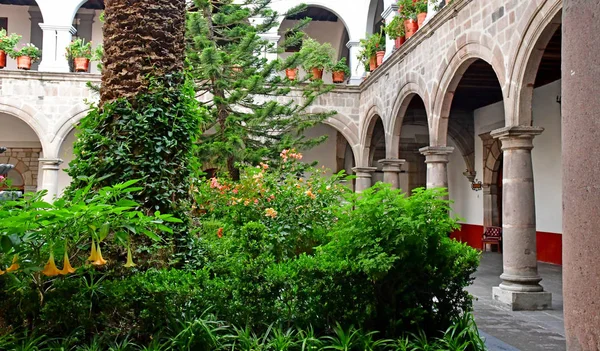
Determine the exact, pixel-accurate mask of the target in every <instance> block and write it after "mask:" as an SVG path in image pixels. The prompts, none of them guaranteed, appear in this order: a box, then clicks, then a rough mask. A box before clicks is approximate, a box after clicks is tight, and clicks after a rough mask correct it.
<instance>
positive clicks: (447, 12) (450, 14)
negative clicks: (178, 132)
mask: <svg viewBox="0 0 600 351" xmlns="http://www.w3.org/2000/svg"><path fill="white" fill-rule="evenodd" d="M472 1H473V0H454V1H453V2H452V3H451V4H449V5H446V6H444V8H442V9H441V10H440V11H439V12H438V13H437V14H436V15H435V16H433V18H431V20H430V21H429V22H427V24H425V25H424V26H423V27H422V28H419V30H418V31H417V32H416V33H415V34H414V35H413V36H412V37H410V39H408V40H407V41H406V42H405V43H404V45H402V46H401V47H400V49H398V50H396V51H394V52H393V53H392V54H391V55H390V57H389V58H388V59H387V60H386V61H385V62H383V64H382V65H381V66H379V67H377V69H376V70H375V71H374V72H372V73H371V75H370V76H369V77H367V78H365V80H363V81H362V83H360V85H359V86H360V90H361V92H362V91H365V90H367V89H368V88H369V87H370V86H371V85H372V84H373V83H375V82H376V81H378V80H379V79H380V78H381V77H383V76H385V75H387V74H388V70H389V69H390V68H392V67H394V66H395V65H397V64H399V63H401V62H402V60H404V58H405V57H406V56H407V55H408V54H409V53H410V52H411V51H412V50H414V49H415V48H416V47H417V46H419V45H421V43H423V42H424V41H425V40H427V39H429V38H430V37H431V36H432V35H433V34H434V33H435V31H436V30H438V29H439V28H440V27H441V26H442V25H444V24H445V23H446V22H447V21H449V20H450V19H452V18H454V17H456V15H457V14H458V13H459V12H460V11H461V10H462V9H463V8H465V7H466V6H467V5H468V4H469V3H471V2H472Z"/></svg>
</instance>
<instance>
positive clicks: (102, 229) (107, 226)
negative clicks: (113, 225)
mask: <svg viewBox="0 0 600 351" xmlns="http://www.w3.org/2000/svg"><path fill="white" fill-rule="evenodd" d="M109 229H110V223H108V222H106V223H104V224H102V225H101V226H100V231H99V232H98V240H100V241H102V240H104V239H106V237H107V236H108V231H109Z"/></svg>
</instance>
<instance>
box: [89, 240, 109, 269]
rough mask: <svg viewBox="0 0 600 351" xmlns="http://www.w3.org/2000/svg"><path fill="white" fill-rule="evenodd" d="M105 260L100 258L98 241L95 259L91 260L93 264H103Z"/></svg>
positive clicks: (100, 252)
mask: <svg viewBox="0 0 600 351" xmlns="http://www.w3.org/2000/svg"><path fill="white" fill-rule="evenodd" d="M106 262H107V261H106V260H105V259H104V258H102V251H100V243H98V248H97V249H96V260H95V261H94V262H92V264H93V265H94V266H103V265H105V264H106Z"/></svg>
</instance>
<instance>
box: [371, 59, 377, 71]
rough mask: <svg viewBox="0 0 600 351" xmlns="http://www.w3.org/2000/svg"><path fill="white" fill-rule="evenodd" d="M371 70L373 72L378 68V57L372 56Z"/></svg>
mask: <svg viewBox="0 0 600 351" xmlns="http://www.w3.org/2000/svg"><path fill="white" fill-rule="evenodd" d="M369 68H370V71H371V72H373V71H374V70H375V68H377V56H375V55H373V56H371V59H370V60H369Z"/></svg>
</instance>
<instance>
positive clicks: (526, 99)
mask: <svg viewBox="0 0 600 351" xmlns="http://www.w3.org/2000/svg"><path fill="white" fill-rule="evenodd" d="M561 23H562V1H560V0H554V1H546V2H545V3H544V5H543V6H540V7H539V8H537V11H535V12H534V13H533V15H532V17H530V18H529V19H528V21H527V26H526V27H525V29H524V32H523V36H522V40H519V46H518V49H517V52H516V55H515V56H514V61H513V62H512V66H511V67H512V70H511V71H510V72H509V73H510V76H509V81H512V82H515V84H511V85H510V90H509V92H508V96H509V97H510V98H511V99H510V104H509V105H508V106H507V107H508V108H507V109H506V125H507V126H517V125H521V126H529V125H531V122H532V102H533V89H534V84H535V79H536V76H537V72H538V68H539V66H540V63H541V61H542V56H543V55H544V50H545V48H546V45H548V42H549V41H550V39H551V38H552V36H553V34H554V33H555V32H556V30H557V29H558V27H560V25H561Z"/></svg>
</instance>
